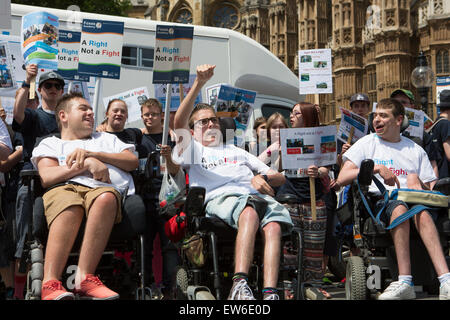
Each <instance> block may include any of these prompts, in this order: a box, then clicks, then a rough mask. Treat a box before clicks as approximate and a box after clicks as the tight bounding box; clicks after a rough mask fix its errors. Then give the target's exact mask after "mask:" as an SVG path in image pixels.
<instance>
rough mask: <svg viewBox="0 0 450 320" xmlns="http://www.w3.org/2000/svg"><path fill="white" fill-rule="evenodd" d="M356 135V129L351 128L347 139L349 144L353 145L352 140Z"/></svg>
mask: <svg viewBox="0 0 450 320" xmlns="http://www.w3.org/2000/svg"><path fill="white" fill-rule="evenodd" d="M354 134H355V127H351V128H350V134H349V136H348V138H347V143H348V144H351V143H352V139H353V135H354Z"/></svg>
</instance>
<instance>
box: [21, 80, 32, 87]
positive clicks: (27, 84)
mask: <svg viewBox="0 0 450 320" xmlns="http://www.w3.org/2000/svg"><path fill="white" fill-rule="evenodd" d="M22 88H30V84H29V83H26V82H25V81H24V82H22Z"/></svg>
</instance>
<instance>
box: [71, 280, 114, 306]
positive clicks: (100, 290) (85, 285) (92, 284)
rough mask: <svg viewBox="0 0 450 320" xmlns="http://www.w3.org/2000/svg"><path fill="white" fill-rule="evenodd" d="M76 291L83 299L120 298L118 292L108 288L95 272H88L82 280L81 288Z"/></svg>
mask: <svg viewBox="0 0 450 320" xmlns="http://www.w3.org/2000/svg"><path fill="white" fill-rule="evenodd" d="M76 293H77V294H78V295H79V296H80V298H81V299H90V300H114V299H119V294H118V293H117V292H114V291H112V290H111V289H108V288H107V287H106V286H105V285H104V284H103V282H101V281H100V279H99V278H98V277H96V276H94V275H93V274H87V275H86V279H84V280H83V281H81V283H80V289H78V290H76Z"/></svg>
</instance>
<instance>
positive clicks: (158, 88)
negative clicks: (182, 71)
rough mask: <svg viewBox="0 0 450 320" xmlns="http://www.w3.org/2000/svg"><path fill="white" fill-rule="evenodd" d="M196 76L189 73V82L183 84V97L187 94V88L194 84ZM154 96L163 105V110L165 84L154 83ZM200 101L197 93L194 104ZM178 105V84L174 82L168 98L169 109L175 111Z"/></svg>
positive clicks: (200, 96)
mask: <svg viewBox="0 0 450 320" xmlns="http://www.w3.org/2000/svg"><path fill="white" fill-rule="evenodd" d="M196 77H197V75H195V74H191V75H189V83H186V84H183V93H184V95H183V96H184V97H186V95H187V94H188V92H189V90H191V88H192V85H193V84H194V80H195V78H196ZM154 86H155V98H156V99H158V100H159V102H161V104H162V106H163V110H165V106H166V90H167V85H166V84H155V85H154ZM199 102H202V95H201V93H199V94H198V96H197V98H195V102H194V104H197V103H199ZM179 106H180V86H179V85H177V84H175V85H173V86H172V94H171V99H170V111H177V110H178V107H179Z"/></svg>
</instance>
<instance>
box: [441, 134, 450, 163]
mask: <svg viewBox="0 0 450 320" xmlns="http://www.w3.org/2000/svg"><path fill="white" fill-rule="evenodd" d="M442 145H443V146H444V153H445V156H446V157H447V160H448V161H450V137H449V138H448V139H447V140H445V141H444V143H443V144H442Z"/></svg>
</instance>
